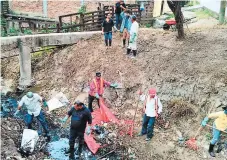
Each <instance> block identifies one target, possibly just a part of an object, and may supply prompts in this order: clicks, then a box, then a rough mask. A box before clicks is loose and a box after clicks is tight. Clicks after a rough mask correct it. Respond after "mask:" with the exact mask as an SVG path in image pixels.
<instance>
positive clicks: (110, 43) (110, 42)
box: [109, 39, 112, 47]
mask: <svg viewBox="0 0 227 160" xmlns="http://www.w3.org/2000/svg"><path fill="white" fill-rule="evenodd" d="M111 45H112V40H111V39H110V40H109V46H110V47H111Z"/></svg>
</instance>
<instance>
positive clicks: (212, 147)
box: [208, 144, 215, 157]
mask: <svg viewBox="0 0 227 160" xmlns="http://www.w3.org/2000/svg"><path fill="white" fill-rule="evenodd" d="M208 152H209V154H210V156H211V157H215V154H214V144H210V146H209V150H208Z"/></svg>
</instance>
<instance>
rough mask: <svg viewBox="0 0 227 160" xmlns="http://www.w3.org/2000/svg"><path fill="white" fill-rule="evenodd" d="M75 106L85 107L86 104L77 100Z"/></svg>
mask: <svg viewBox="0 0 227 160" xmlns="http://www.w3.org/2000/svg"><path fill="white" fill-rule="evenodd" d="M74 105H78V106H83V105H84V104H83V103H82V102H80V101H78V100H77V101H76V102H75V103H74Z"/></svg>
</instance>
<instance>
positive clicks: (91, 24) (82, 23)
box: [59, 4, 141, 32]
mask: <svg viewBox="0 0 227 160" xmlns="http://www.w3.org/2000/svg"><path fill="white" fill-rule="evenodd" d="M126 7H127V9H128V10H130V11H131V12H132V14H134V15H136V16H137V21H138V22H140V20H141V12H140V6H139V5H138V4H126ZM109 13H110V14H111V15H112V19H113V20H114V21H115V15H114V7H113V6H103V9H102V10H98V11H93V12H87V13H73V14H67V15H62V16H59V27H60V28H59V30H60V31H61V32H69V31H70V32H73V31H97V30H101V25H102V22H103V20H104V19H105V17H106V16H107V14H109Z"/></svg>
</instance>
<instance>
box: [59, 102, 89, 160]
mask: <svg viewBox="0 0 227 160" xmlns="http://www.w3.org/2000/svg"><path fill="white" fill-rule="evenodd" d="M70 117H71V125H70V136H69V150H67V151H66V154H69V157H70V158H74V145H75V140H76V138H78V139H79V147H78V149H77V153H76V154H77V155H78V156H80V154H81V153H82V148H83V145H84V133H85V129H86V125H87V123H88V125H89V126H88V130H90V126H91V124H92V117H91V112H90V111H89V110H88V108H87V107H86V106H85V105H84V104H83V103H82V102H80V101H76V102H75V103H74V106H72V108H71V109H70V110H69V111H68V114H67V115H66V116H65V117H64V118H63V120H62V122H63V123H66V121H67V120H68V118H70Z"/></svg>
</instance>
